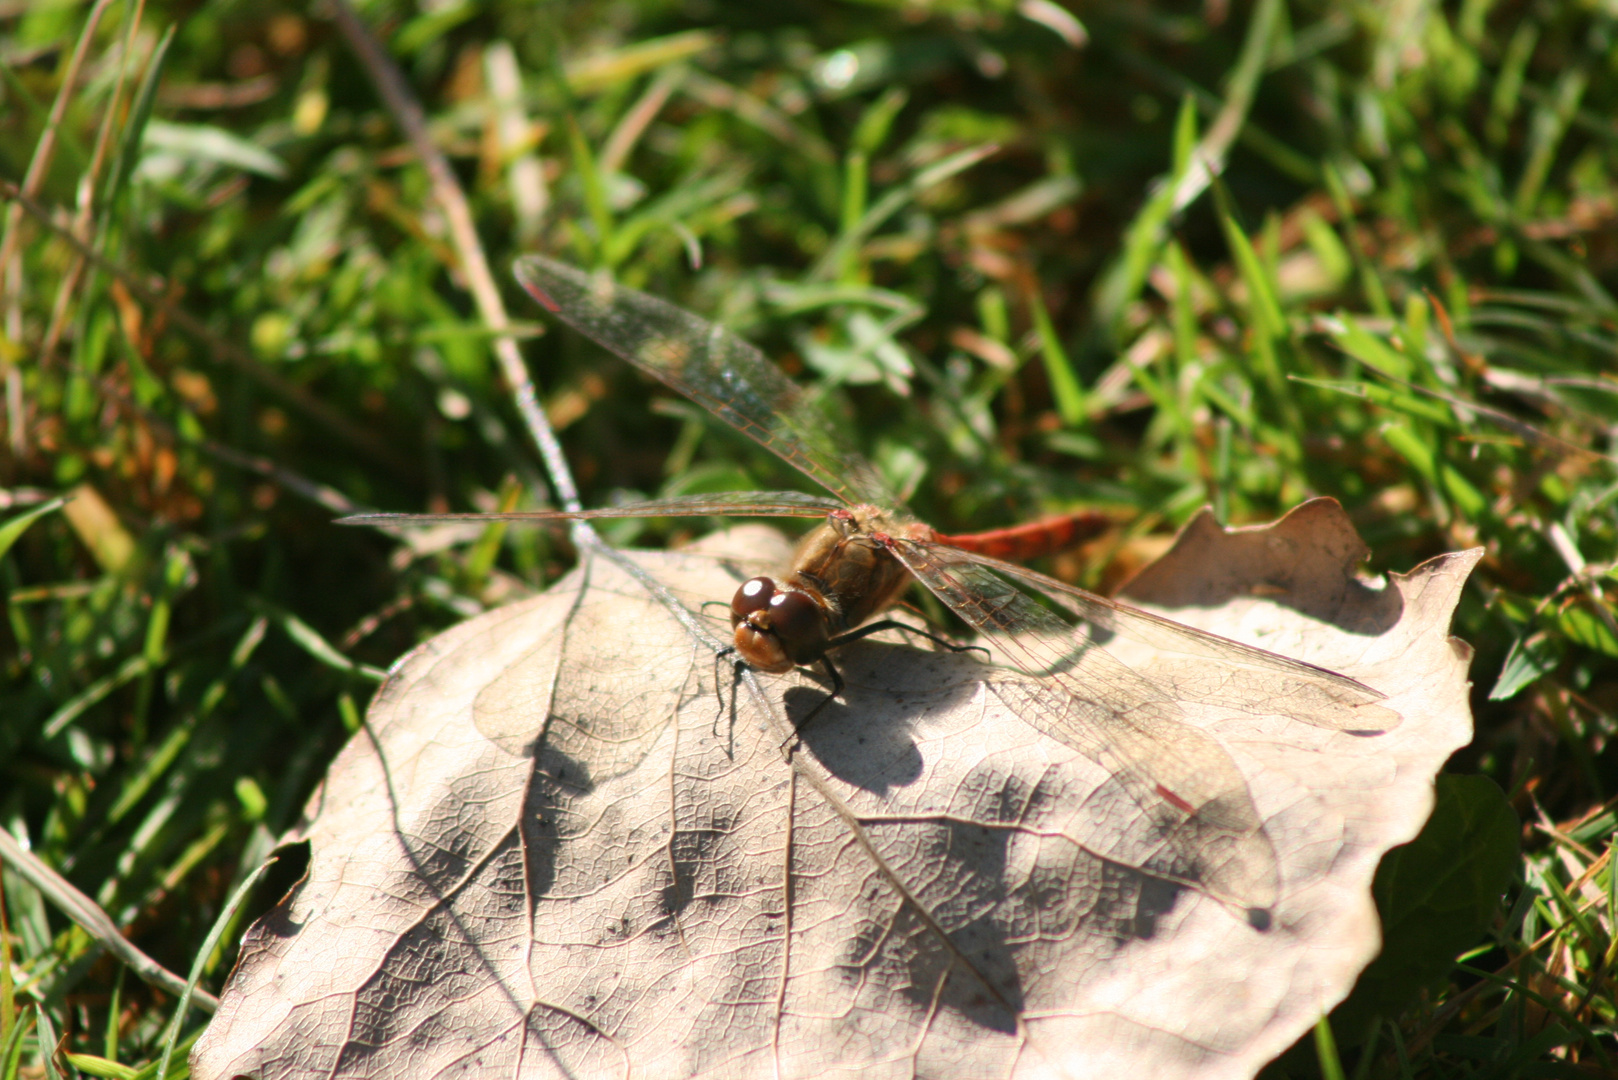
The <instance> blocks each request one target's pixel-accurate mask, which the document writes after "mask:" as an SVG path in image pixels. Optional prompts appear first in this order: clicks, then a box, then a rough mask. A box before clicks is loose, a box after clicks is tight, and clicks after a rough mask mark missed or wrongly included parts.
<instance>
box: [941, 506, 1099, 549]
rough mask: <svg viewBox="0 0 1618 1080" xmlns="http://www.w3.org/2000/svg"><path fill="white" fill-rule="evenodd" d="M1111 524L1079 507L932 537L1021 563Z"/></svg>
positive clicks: (952, 545)
mask: <svg viewBox="0 0 1618 1080" xmlns="http://www.w3.org/2000/svg"><path fill="white" fill-rule="evenodd" d="M1111 525H1112V522H1111V521H1110V520H1109V519H1108V518H1107V516H1106V515H1104V514H1099V513H1096V512H1095V511H1092V510H1083V511H1079V512H1078V513H1073V514H1063V515H1061V516H1060V517H1050V518H1045V519H1043V520H1041V521H1031V522H1029V523H1028V524H1026V525H1015V526H1012V527H1011V528H1009V529H993V530H991V531H989V532H980V533H966V534H965V535H962V536H944V535H942V534H938V535H937V536H936V537H935V539H936V540H937V541H938V542H939V543H941V544H948V545H949V546H950V547H954V548H960V549H961V550H962V551H970V552H972V553H973V554H976V555H988V556H989V557H991V558H995V559H1006V560H1008V561H1011V562H1024V561H1026V560H1028V559H1037V558H1039V557H1040V556H1041V555H1050V554H1052V553H1054V552H1058V551H1064V550H1066V549H1067V548H1070V547H1073V546H1075V545H1077V544H1082V543H1083V542H1084V541H1086V540H1090V539H1093V538H1094V537H1097V536H1100V535H1101V534H1102V533H1104V532H1106V531H1107V529H1108V528H1109V527H1111Z"/></svg>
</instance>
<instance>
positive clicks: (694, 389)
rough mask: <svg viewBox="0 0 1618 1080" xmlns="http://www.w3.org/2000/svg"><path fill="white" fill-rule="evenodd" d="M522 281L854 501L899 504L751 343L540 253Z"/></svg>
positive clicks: (520, 263) (589, 333)
mask: <svg viewBox="0 0 1618 1080" xmlns="http://www.w3.org/2000/svg"><path fill="white" fill-rule="evenodd" d="M516 273H517V280H518V281H519V282H521V283H522V286H523V288H525V289H527V290H528V292H529V293H530V294H532V295H533V297H534V299H536V300H538V301H539V302H540V304H542V305H543V306H544V307H545V308H546V310H548V311H550V312H551V313H553V314H554V315H556V316H557V317H558V318H560V319H561V320H562V321H563V322H565V323H567V324H568V325H569V326H571V327H573V328H574V329H575V330H577V331H579V333H581V334H583V335H584V336H585V337H588V338H590V339H592V340H594V341H595V342H596V343H597V344H599V345H601V346H602V347H604V348H606V349H608V350H610V351H612V352H615V353H617V354H618V355H619V356H621V357H623V358H624V359H625V360H628V361H629V362H630V363H632V364H634V365H635V366H636V367H638V368H640V369H641V370H642V371H645V372H647V373H648V374H650V375H652V376H654V377H655V378H658V379H661V380H662V381H663V382H665V383H667V384H668V385H669V386H672V387H673V388H674V389H676V390H678V391H679V392H680V393H682V394H684V395H685V396H686V397H688V398H690V399H691V400H692V401H695V402H696V403H697V404H699V405H701V406H702V407H703V408H705V409H707V410H708V411H709V412H711V413H713V414H714V415H715V416H717V417H719V418H720V419H721V420H723V421H725V422H726V423H727V424H729V425H731V426H732V427H734V428H736V429H737V430H738V431H740V432H742V433H743V434H744V435H747V436H748V437H750V438H752V439H754V440H756V441H757V442H758V443H760V444H761V445H763V446H764V447H765V448H766V449H768V450H771V451H773V452H774V453H775V454H777V455H779V456H780V457H781V458H782V459H784V460H785V461H787V462H788V463H790V464H791V465H793V466H795V467H797V468H798V469H799V470H801V471H802V472H803V473H805V474H806V475H807V476H809V477H810V478H811V479H813V480H814V481H815V482H816V483H818V484H819V485H821V486H822V487H824V488H825V489H826V490H827V491H830V492H832V493H833V494H834V495H837V496H838V497H840V498H842V499H843V500H844V501H845V502H848V503H851V504H852V503H859V502H871V503H876V504H878V505H882V506H897V505H898V499H897V498H896V497H895V496H894V495H893V494H892V493H891V492H889V491H888V490H887V486H886V485H885V484H884V483H883V482H882V480H881V478H880V477H879V476H878V475H877V472H876V470H875V469H874V468H873V467H872V466H871V465H870V463H869V462H867V461H865V460H863V459H862V458H860V457H858V456H857V455H854V454H852V453H850V452H848V451H846V450H844V449H842V448H840V447H839V445H838V440H837V437H836V435H835V434H834V433H833V432H832V430H831V428H830V426H829V425H828V424H827V423H826V422H825V420H824V419H823V418H822V417H821V416H820V414H819V413H817V412H816V411H815V408H814V405H813V403H812V402H811V401H810V400H809V399H808V397H807V395H805V394H804V392H803V390H802V389H801V388H800V387H799V386H798V385H797V384H796V383H794V382H793V381H792V380H791V379H788V378H787V377H786V375H784V374H783V373H782V372H781V369H780V368H778V367H776V366H775V365H774V364H773V363H771V362H770V361H769V359H768V358H766V357H765V355H764V354H763V353H761V352H759V351H758V349H756V348H754V347H753V346H752V345H750V344H748V343H747V342H745V341H743V340H742V339H741V338H739V337H737V336H736V335H735V334H733V333H731V332H730V331H729V330H726V329H725V328H724V327H722V326H718V325H716V324H714V323H711V322H708V321H707V320H706V319H702V318H699V317H698V316H696V315H693V314H692V313H691V312H689V311H686V310H684V309H683V308H679V307H676V306H675V305H673V304H670V303H668V302H667V301H664V300H659V299H658V298H657V297H655V296H649V295H647V294H646V293H643V292H639V291H637V290H635V289H631V288H628V287H626V286H623V285H618V284H615V283H614V282H613V281H612V280H611V279H609V278H607V277H606V276H605V275H602V274H587V273H585V272H584V271H582V270H579V269H577V268H575V267H572V266H568V265H566V264H564V263H559V262H556V261H554V260H552V259H547V258H544V257H543V256H540V255H527V256H524V257H523V258H521V259H518V260H517V265H516Z"/></svg>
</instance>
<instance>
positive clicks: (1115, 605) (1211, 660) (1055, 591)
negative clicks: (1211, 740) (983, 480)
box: [935, 552, 1400, 733]
mask: <svg viewBox="0 0 1618 1080" xmlns="http://www.w3.org/2000/svg"><path fill="white" fill-rule="evenodd" d="M940 555H942V556H944V557H945V558H944V561H948V562H955V563H968V564H972V565H975V566H977V567H978V568H979V569H978V572H979V573H980V574H986V576H988V577H989V578H990V579H991V580H994V579H995V578H996V575H999V576H1003V577H1004V578H1009V579H1010V580H1012V581H1014V582H1016V583H1017V584H1018V585H1019V586H1021V587H1022V588H1026V589H1032V590H1035V591H1037V592H1039V593H1042V594H1044V595H1045V596H1047V597H1049V598H1050V599H1051V600H1052V601H1053V602H1054V603H1056V604H1057V605H1059V606H1060V607H1061V608H1063V609H1064V610H1066V611H1068V612H1069V613H1071V614H1072V615H1073V616H1074V617H1076V618H1077V619H1079V620H1080V621H1082V622H1084V623H1088V624H1089V625H1090V626H1091V627H1093V628H1095V629H1098V630H1102V631H1105V632H1107V633H1114V634H1122V635H1123V636H1125V637H1128V638H1131V639H1133V640H1135V641H1138V642H1140V643H1142V644H1144V645H1150V646H1153V647H1155V648H1158V649H1162V650H1165V651H1167V652H1173V653H1178V654H1180V656H1181V657H1184V658H1186V659H1185V662H1180V663H1177V664H1175V665H1173V666H1172V669H1170V668H1168V667H1164V668H1162V669H1161V670H1154V671H1153V673H1152V681H1153V682H1155V683H1157V684H1158V685H1160V686H1162V687H1163V688H1164V689H1165V690H1166V691H1167V692H1169V693H1170V695H1171V696H1173V697H1175V698H1177V699H1179V700H1183V701H1197V702H1200V703H1202V704H1207V705H1218V706H1221V707H1224V708H1229V709H1236V710H1238V711H1242V712H1249V713H1259V714H1261V715H1275V714H1282V715H1286V716H1289V717H1291V718H1293V719H1295V720H1301V721H1303V722H1304V723H1306V724H1310V725H1312V726H1314V727H1320V728H1327V729H1330V730H1333V731H1357V732H1367V733H1368V732H1382V731H1387V730H1389V729H1391V728H1393V727H1396V726H1397V725H1398V723H1399V719H1400V718H1399V714H1398V713H1396V712H1394V711H1393V710H1391V709H1386V708H1383V707H1381V706H1380V705H1378V704H1377V702H1380V701H1382V700H1384V699H1385V698H1386V696H1387V695H1385V694H1383V693H1382V692H1381V691H1379V690H1376V689H1375V688H1373V687H1370V686H1367V685H1365V684H1364V683H1362V682H1359V681H1358V680H1356V679H1351V678H1349V677H1348V676H1347V675H1343V674H1340V673H1339V672H1335V671H1331V670H1329V669H1327V668H1323V667H1318V666H1316V665H1314V664H1310V663H1306V662H1305V661H1302V660H1294V659H1292V658H1291V657H1289V656H1282V655H1281V654H1279V653H1273V652H1270V651H1268V650H1266V649H1260V648H1256V647H1254V646H1252V645H1244V644H1242V643H1241V642H1239V641H1232V640H1230V639H1229V638H1223V637H1219V636H1217V635H1215V634H1209V633H1206V632H1204V631H1202V630H1197V629H1195V628H1194V627H1190V626H1186V625H1184V624H1182V623H1177V622H1175V621H1174V620H1172V619H1166V618H1164V617H1162V616H1161V615H1154V614H1152V613H1151V612H1149V611H1142V610H1141V609H1139V608H1137V607H1131V606H1130V605H1129V604H1125V603H1120V602H1119V601H1117V600H1109V599H1107V598H1106V597H1104V596H1097V595H1096V594H1095V593H1092V592H1089V591H1087V590H1085V589H1080V588H1078V587H1077V586H1074V585H1069V584H1068V583H1066V582H1064V581H1058V580H1056V579H1055V578H1053V577H1048V576H1046V575H1044V574H1041V573H1038V572H1037V571H1034V570H1029V569H1026V568H1024V567H1021V566H1013V565H1011V564H1009V563H1004V562H1001V561H1000V560H998V559H994V558H991V557H989V556H985V555H978V554H975V553H972V552H959V553H957V552H948V553H937V554H935V558H937V557H938V556H940ZM991 571H992V573H989V572H991ZM1030 606H1037V605H1032V604H1031V605H1030ZM1056 622H1057V623H1059V624H1061V625H1063V626H1064V627H1065V626H1066V624H1063V623H1061V620H1056ZM1066 632H1067V633H1068V634H1069V635H1072V634H1073V633H1074V631H1073V629H1072V628H1071V627H1066ZM1177 659H1178V658H1177ZM1199 660H1200V661H1203V662H1198V661H1199Z"/></svg>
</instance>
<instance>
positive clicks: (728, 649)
mask: <svg viewBox="0 0 1618 1080" xmlns="http://www.w3.org/2000/svg"><path fill="white" fill-rule="evenodd" d="M735 655H736V646H734V645H727V646H725V647H724V648H723V649H720V650H719V651H718V652H716V653H714V654H713V685H714V697H716V698H718V699H719V709H718V711H717V712H715V713H714V718H713V734H714V738H716V739H717V738H719V722H720V721H721V720H723V719H724V718H725V691H724V686H723V684H722V683H721V681H720V678H719V668H720V666H721V665H722V664H723V663H724V661H725V658H726V657H727V656H735ZM745 666H746V662H745V661H743V660H742V659H741V658H739V657H738V658H737V659H734V660H732V661H731V662H730V710H731V717H732V719H734V718H735V713H736V694H737V691H738V690H740V689H741V685H742V669H743V668H744V667H745Z"/></svg>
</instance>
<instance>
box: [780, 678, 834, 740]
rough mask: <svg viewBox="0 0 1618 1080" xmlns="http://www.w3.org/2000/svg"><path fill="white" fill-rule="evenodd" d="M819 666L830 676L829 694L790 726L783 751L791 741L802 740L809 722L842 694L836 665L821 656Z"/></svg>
mask: <svg viewBox="0 0 1618 1080" xmlns="http://www.w3.org/2000/svg"><path fill="white" fill-rule="evenodd" d="M820 666H821V667H823V668H825V669H826V674H827V675H830V676H831V692H830V693H828V694H827V695H826V696H825V697H823V698H821V699H820V700H819V701H817V702H815V707H814V708H812V709H810V710H809V711H808V712H807V713H805V714H804V716H803V719H802V720H799V721H798V722H797V723H795V724H793V725H792V734H791V735H789V736H787V738H786V739H785V740H783V741H782V743H781V749H782V750H783V751H784V750H785V749H786V748H787V744H788V743H791V742H792V740H793V739H800V738H802V737H803V731H804V729H805V728H807V727H808V726H809V722H810V721H811V720H813V719H814V718H815V717H816V716H818V715H820V710H821V709H824V708H825V707H826V706H827V705H830V704H831V703H832V702H833V701H836V700H837V695H839V694H841V693H842V692H843V689H844V685H845V684H844V683H843V675H842V672H840V671H838V670H837V665H835V664H833V663H832V662H831V657H829V656H822V657H821V658H820Z"/></svg>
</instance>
